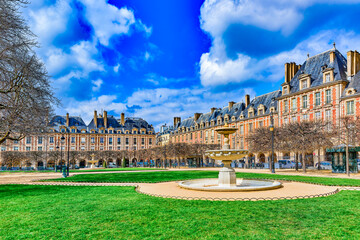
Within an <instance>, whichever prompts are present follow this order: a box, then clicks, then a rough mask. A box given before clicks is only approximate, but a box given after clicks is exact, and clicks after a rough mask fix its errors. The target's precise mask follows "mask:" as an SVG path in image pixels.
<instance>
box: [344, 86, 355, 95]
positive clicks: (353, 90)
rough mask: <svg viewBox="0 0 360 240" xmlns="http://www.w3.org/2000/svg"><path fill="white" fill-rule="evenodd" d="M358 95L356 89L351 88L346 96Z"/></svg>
mask: <svg viewBox="0 0 360 240" xmlns="http://www.w3.org/2000/svg"><path fill="white" fill-rule="evenodd" d="M354 93H356V90H355V89H354V88H349V89H347V90H346V95H351V94H354Z"/></svg>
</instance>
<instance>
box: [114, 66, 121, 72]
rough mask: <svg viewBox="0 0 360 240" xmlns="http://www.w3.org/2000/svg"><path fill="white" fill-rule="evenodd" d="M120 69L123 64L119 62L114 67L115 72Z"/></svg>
mask: <svg viewBox="0 0 360 240" xmlns="http://www.w3.org/2000/svg"><path fill="white" fill-rule="evenodd" d="M119 69H121V65H120V64H118V65H116V66H115V67H114V72H116V73H117V72H119Z"/></svg>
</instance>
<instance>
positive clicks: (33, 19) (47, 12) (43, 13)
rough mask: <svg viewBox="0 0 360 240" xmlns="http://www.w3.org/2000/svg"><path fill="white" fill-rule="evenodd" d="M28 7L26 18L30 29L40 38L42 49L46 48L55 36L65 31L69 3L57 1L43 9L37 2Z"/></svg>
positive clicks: (69, 10)
mask: <svg viewBox="0 0 360 240" xmlns="http://www.w3.org/2000/svg"><path fill="white" fill-rule="evenodd" d="M30 6H31V8H29V10H28V12H27V14H28V16H27V17H28V18H29V21H30V26H31V29H32V31H33V32H34V33H35V34H36V35H37V36H38V37H39V38H40V42H41V45H42V47H47V46H49V45H51V43H52V41H53V40H54V38H55V37H56V36H57V35H59V34H60V33H63V32H65V31H66V28H67V23H68V19H69V15H70V14H71V13H72V9H71V7H70V3H69V1H57V2H56V3H55V4H54V5H51V6H48V7H44V5H43V3H42V2H41V1H38V2H34V3H32V4H31V5H30ZM25 13H26V11H25Z"/></svg>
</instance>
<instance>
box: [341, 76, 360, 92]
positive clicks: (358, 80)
mask: <svg viewBox="0 0 360 240" xmlns="http://www.w3.org/2000/svg"><path fill="white" fill-rule="evenodd" d="M349 88H353V89H355V90H356V93H357V94H358V93H360V72H358V73H357V74H356V75H355V76H354V77H353V79H351V80H350V82H349V84H348V85H347V86H346V88H345V89H344V92H343V94H342V96H345V95H346V94H345V93H346V90H347V89H349Z"/></svg>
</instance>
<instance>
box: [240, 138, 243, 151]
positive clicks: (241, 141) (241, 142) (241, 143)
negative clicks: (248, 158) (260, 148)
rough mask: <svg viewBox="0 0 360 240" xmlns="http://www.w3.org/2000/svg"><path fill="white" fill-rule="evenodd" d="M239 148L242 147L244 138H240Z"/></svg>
mask: <svg viewBox="0 0 360 240" xmlns="http://www.w3.org/2000/svg"><path fill="white" fill-rule="evenodd" d="M240 148H241V149H243V148H244V138H240Z"/></svg>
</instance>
